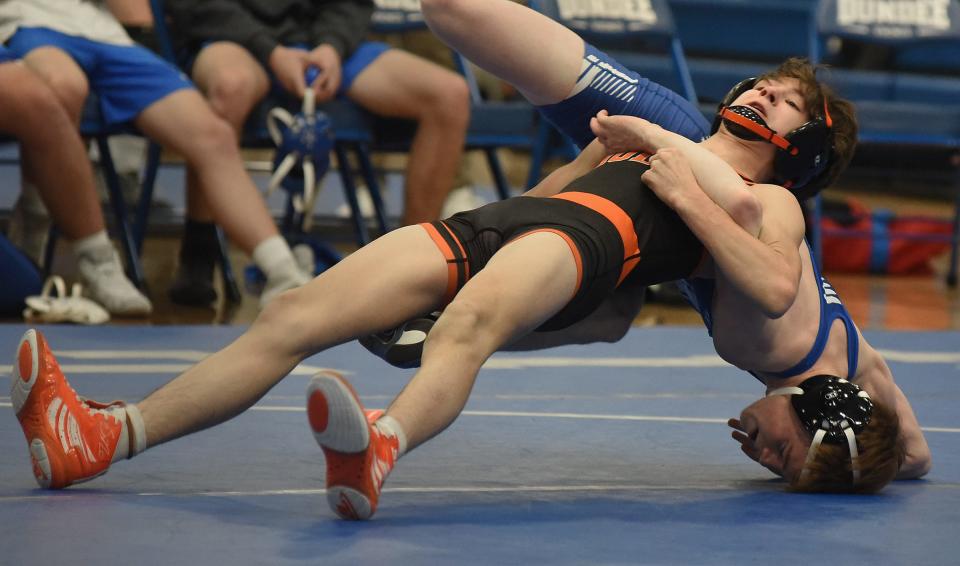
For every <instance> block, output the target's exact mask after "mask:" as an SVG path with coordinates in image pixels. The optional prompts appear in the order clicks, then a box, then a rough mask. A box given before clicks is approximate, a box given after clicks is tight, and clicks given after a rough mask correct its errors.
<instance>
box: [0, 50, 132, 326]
mask: <svg viewBox="0 0 960 566" xmlns="http://www.w3.org/2000/svg"><path fill="white" fill-rule="evenodd" d="M0 84H3V85H4V88H3V89H2V90H0V131H4V132H8V133H11V134H13V135H14V136H15V137H17V139H19V140H20V154H21V161H22V165H23V171H24V175H25V177H27V178H29V179H31V180H32V181H33V183H35V184H36V186H37V189H38V190H39V192H40V195H41V197H42V198H43V201H44V204H45V205H46V207H47V209H49V210H50V213H51V215H52V216H53V219H54V221H55V222H56V224H57V227H58V228H59V230H60V232H61V233H62V234H63V235H64V237H66V238H67V239H68V240H69V241H70V242H71V244H72V246H71V247H72V249H73V252H74V255H75V256H76V257H77V266H78V272H79V274H80V279H81V281H82V283H83V284H84V286H85V288H86V292H87V294H88V295H89V296H90V297H91V298H93V299H94V300H95V301H97V302H99V303H100V304H102V305H103V306H104V307H105V308H106V309H107V310H108V311H110V312H111V313H113V314H120V315H142V314H147V313H149V312H150V310H151V305H150V301H149V300H148V299H147V298H146V297H145V296H144V295H143V294H142V293H140V291H138V290H137V289H136V287H134V285H133V284H132V283H131V282H130V281H129V280H128V279H127V278H126V276H125V275H124V273H123V266H122V265H121V263H120V259H119V257H118V256H117V253H116V251H115V250H114V248H113V245H112V243H111V242H110V240H109V238H108V237H107V233H106V230H105V228H104V222H103V213H102V212H101V209H100V202H99V200H98V199H97V193H96V189H95V188H94V183H93V170H92V169H91V166H90V161H89V160H88V159H87V153H86V151H85V148H84V144H83V141H82V140H81V139H80V134H79V133H78V132H77V128H76V126H75V125H74V124H73V122H72V120H71V117H70V116H69V115H68V114H67V112H66V110H65V109H64V107H63V106H62V104H61V99H58V97H57V95H56V94H55V93H54V91H53V90H52V89H51V88H50V87H49V86H47V85H46V84H45V83H44V81H43V79H41V78H40V77H39V76H38V75H37V74H36V73H34V72H33V71H31V70H30V69H28V68H27V67H26V66H24V65H22V64H19V63H9V64H4V65H0ZM51 164H56V166H51Z"/></svg>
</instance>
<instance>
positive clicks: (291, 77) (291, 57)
mask: <svg viewBox="0 0 960 566" xmlns="http://www.w3.org/2000/svg"><path fill="white" fill-rule="evenodd" d="M269 63H270V70H271V71H273V74H274V76H275V77H277V80H278V81H279V82H280V84H281V85H283V88H285V89H286V90H287V91H288V92H290V93H292V94H294V95H296V96H297V98H303V93H304V92H305V91H306V89H307V83H306V81H305V80H304V78H303V76H304V72H305V71H306V70H307V67H309V66H310V63H309V61H308V53H307V52H306V51H304V50H303V49H291V48H289V47H284V46H282V45H278V46H276V47H275V48H274V49H273V51H271V52H270V61H269Z"/></svg>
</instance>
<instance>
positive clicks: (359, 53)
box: [337, 41, 390, 96]
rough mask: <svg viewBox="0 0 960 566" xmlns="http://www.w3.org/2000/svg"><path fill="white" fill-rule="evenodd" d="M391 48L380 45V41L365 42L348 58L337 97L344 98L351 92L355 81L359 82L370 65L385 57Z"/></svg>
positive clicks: (344, 64)
mask: <svg viewBox="0 0 960 566" xmlns="http://www.w3.org/2000/svg"><path fill="white" fill-rule="evenodd" d="M389 49H390V46H389V45H387V44H386V43H380V42H379V41H364V42H363V43H361V44H360V46H359V47H357V50H356V51H354V52H353V55H350V57H348V58H347V60H346V61H344V62H343V71H342V78H341V80H340V88H339V89H338V90H337V95H339V96H343V95H344V94H346V93H347V91H348V90H350V87H351V86H353V81H355V80H357V76H359V75H360V73H361V72H363V70H364V69H366V68H367V67H368V66H370V63H373V61H374V60H375V59H376V58H377V57H379V56H381V55H383V53H384V52H385V51H388V50H389Z"/></svg>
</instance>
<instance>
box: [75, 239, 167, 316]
mask: <svg viewBox="0 0 960 566" xmlns="http://www.w3.org/2000/svg"><path fill="white" fill-rule="evenodd" d="M77 271H78V272H79V275H80V280H81V282H82V283H83V287H84V289H83V292H84V294H85V295H86V296H87V297H89V298H90V299H93V300H94V301H96V302H98V303H100V304H101V305H103V307H104V308H105V309H107V311H108V312H110V313H111V314H115V315H119V316H143V315H148V314H150V313H151V312H152V311H153V305H152V304H151V303H150V299H148V298H147V297H146V296H144V294H143V293H141V292H140V290H139V289H137V288H136V287H135V286H134V285H133V283H131V282H130V280H129V279H127V276H126V275H125V274H124V273H123V268H122V267H121V265H120V257H119V256H118V255H117V252H116V250H114V249H113V248H105V249H100V250H94V251H92V252H86V253H82V254H78V255H77Z"/></svg>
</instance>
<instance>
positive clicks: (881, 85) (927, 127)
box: [810, 0, 960, 286]
mask: <svg viewBox="0 0 960 566" xmlns="http://www.w3.org/2000/svg"><path fill="white" fill-rule="evenodd" d="M945 8H946V10H945V11H944V12H943V13H939V14H937V13H935V12H930V13H927V12H925V11H922V10H921V11H915V12H913V14H914V16H913V17H911V16H910V15H909V13H899V14H892V15H891V14H880V13H875V14H871V13H870V12H869V11H855V12H853V13H846V12H845V11H844V10H843V9H842V8H841V3H839V2H837V0H821V1H820V2H819V4H818V6H817V18H816V23H817V41H814V42H812V43H811V50H810V59H811V60H813V61H825V62H828V63H830V62H832V60H831V58H830V55H829V54H828V53H826V52H825V49H824V46H825V45H826V42H827V41H829V40H831V39H833V38H839V39H841V40H854V41H856V42H859V43H861V44H864V45H881V46H885V47H886V48H887V49H889V50H890V51H891V60H892V61H893V63H894V66H893V67H892V68H890V69H886V70H880V71H877V70H863V69H849V68H838V67H835V68H833V69H832V71H831V73H830V74H829V75H828V77H827V82H828V83H830V84H831V85H832V86H833V87H834V88H836V89H837V90H838V91H839V92H840V94H842V95H844V97H846V98H848V99H850V100H851V101H852V102H853V103H854V105H855V106H856V110H857V119H858V122H859V125H860V132H859V138H860V140H859V141H860V143H861V144H873V145H884V146H912V147H917V148H946V149H947V150H950V151H953V152H957V151H958V150H960V100H958V98H957V93H960V4H958V3H957V2H950V3H949V4H948V5H946V6H945ZM921 16H923V17H921ZM937 54H939V57H940V58H938V56H937ZM936 70H942V71H946V72H947V73H949V74H936V73H935V71H936ZM955 155H960V153H955ZM949 178H950V182H951V184H952V186H953V188H954V190H955V192H956V201H955V205H954V214H953V232H952V235H951V236H949V237H947V238H946V240H947V241H949V243H950V246H951V251H950V264H949V268H948V272H947V282H948V284H949V285H951V286H954V285H956V283H957V261H958V246H960V167H957V166H955V165H954V166H953V168H952V171H951V172H950V173H949ZM913 239H920V240H926V241H931V240H934V241H944V237H943V236H931V235H918V236H915V237H913Z"/></svg>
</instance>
